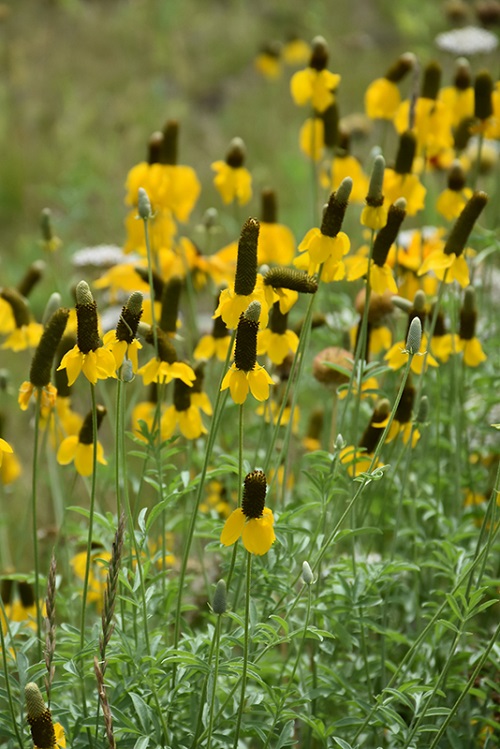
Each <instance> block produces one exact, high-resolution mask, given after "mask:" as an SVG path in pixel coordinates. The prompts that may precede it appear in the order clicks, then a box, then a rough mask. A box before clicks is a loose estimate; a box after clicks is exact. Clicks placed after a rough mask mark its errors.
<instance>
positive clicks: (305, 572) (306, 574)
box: [302, 562, 314, 585]
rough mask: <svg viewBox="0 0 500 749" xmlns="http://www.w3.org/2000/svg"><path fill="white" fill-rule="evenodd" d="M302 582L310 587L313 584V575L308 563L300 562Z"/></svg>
mask: <svg viewBox="0 0 500 749" xmlns="http://www.w3.org/2000/svg"><path fill="white" fill-rule="evenodd" d="M302 580H303V582H304V583H305V584H306V585H311V583H313V582H314V575H313V571H312V569H311V567H310V565H309V562H302Z"/></svg>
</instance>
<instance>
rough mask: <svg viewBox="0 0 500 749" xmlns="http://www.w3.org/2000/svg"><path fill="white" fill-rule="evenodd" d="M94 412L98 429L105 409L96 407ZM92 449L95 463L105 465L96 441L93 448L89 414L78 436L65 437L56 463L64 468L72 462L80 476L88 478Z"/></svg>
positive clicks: (91, 463)
mask: <svg viewBox="0 0 500 749" xmlns="http://www.w3.org/2000/svg"><path fill="white" fill-rule="evenodd" d="M96 412H97V429H99V427H100V426H101V423H102V420H103V419H104V417H105V415H106V409H105V408H104V406H97V409H96ZM94 449H96V451H97V456H96V458H97V462H98V463H101V464H102V465H107V461H106V459H105V458H104V451H103V448H102V445H101V443H100V442H99V441H98V442H97V446H94V441H93V427H92V412H90V413H89V414H87V416H86V418H85V419H84V421H83V424H82V426H81V429H80V431H79V433H78V435H76V434H72V435H70V436H69V437H66V439H64V440H63V441H62V442H61V444H60V445H59V449H58V451H57V462H58V463H59V464H60V465H62V466H65V465H68V464H69V463H72V462H73V461H74V463H75V468H76V470H77V472H78V473H79V474H80V476H90V474H91V473H92V469H93V465H94Z"/></svg>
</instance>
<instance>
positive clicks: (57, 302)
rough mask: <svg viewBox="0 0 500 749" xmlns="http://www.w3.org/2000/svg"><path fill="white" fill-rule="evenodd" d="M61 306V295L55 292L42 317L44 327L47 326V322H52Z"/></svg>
mask: <svg viewBox="0 0 500 749" xmlns="http://www.w3.org/2000/svg"><path fill="white" fill-rule="evenodd" d="M60 306H61V295H60V294H59V292H57V291H54V293H53V294H51V295H50V297H49V300H48V302H47V304H46V305H45V309H44V311H43V315H42V323H43V325H47V321H48V320H50V318H51V317H52V315H53V314H54V312H55V311H56V310H57V309H59V307H60Z"/></svg>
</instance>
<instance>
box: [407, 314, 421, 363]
mask: <svg viewBox="0 0 500 749" xmlns="http://www.w3.org/2000/svg"><path fill="white" fill-rule="evenodd" d="M421 343H422V323H421V322H420V318H419V317H414V318H413V320H412V321H411V323H410V328H409V330H408V335H407V337H406V351H407V352H408V353H409V354H416V353H418V352H419V351H420V344H421Z"/></svg>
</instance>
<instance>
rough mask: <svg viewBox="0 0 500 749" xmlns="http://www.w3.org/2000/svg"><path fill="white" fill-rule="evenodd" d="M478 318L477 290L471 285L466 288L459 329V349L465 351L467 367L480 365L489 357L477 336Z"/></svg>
mask: <svg viewBox="0 0 500 749" xmlns="http://www.w3.org/2000/svg"><path fill="white" fill-rule="evenodd" d="M476 320H477V309H476V298H475V291H474V288H473V287H472V286H469V287H468V288H467V289H466V290H465V294H464V302H463V305H462V309H461V310H460V326H459V330H458V350H459V351H462V352H463V356H464V364H465V365H466V366H467V367H478V366H479V365H480V364H481V363H482V362H483V361H486V359H487V356H486V354H485V353H484V351H483V348H482V346H481V343H480V341H479V339H478V338H476Z"/></svg>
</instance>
